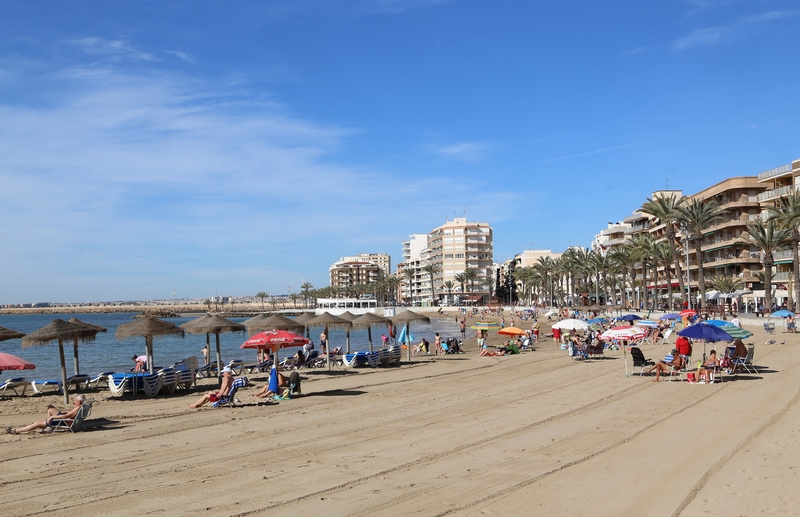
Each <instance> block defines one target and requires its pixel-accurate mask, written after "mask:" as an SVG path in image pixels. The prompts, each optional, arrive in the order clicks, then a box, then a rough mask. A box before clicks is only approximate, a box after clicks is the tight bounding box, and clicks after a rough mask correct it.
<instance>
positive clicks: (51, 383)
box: [31, 379, 61, 393]
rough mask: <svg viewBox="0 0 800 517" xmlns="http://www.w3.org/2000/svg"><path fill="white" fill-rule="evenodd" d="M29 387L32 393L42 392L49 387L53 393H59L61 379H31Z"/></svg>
mask: <svg viewBox="0 0 800 517" xmlns="http://www.w3.org/2000/svg"><path fill="white" fill-rule="evenodd" d="M31 388H33V392H34V393H44V392H45V390H47V389H48V388H50V389H51V390H52V391H53V392H54V393H61V381H56V380H53V379H45V380H35V381H31Z"/></svg>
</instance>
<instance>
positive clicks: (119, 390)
mask: <svg viewBox="0 0 800 517" xmlns="http://www.w3.org/2000/svg"><path fill="white" fill-rule="evenodd" d="M130 381H131V376H130V375H128V374H125V373H112V374H110V375H107V376H106V384H107V385H108V389H109V391H111V394H112V395H113V396H115V397H121V396H122V395H124V394H125V392H126V391H131V388H130V386H131V382H130Z"/></svg>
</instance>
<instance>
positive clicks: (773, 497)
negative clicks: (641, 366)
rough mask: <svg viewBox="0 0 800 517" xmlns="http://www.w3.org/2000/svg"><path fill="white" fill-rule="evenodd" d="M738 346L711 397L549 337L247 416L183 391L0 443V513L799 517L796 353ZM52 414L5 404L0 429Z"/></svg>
mask: <svg viewBox="0 0 800 517" xmlns="http://www.w3.org/2000/svg"><path fill="white" fill-rule="evenodd" d="M792 337H793V336H792ZM749 341H752V342H754V343H757V346H756V361H755V362H756V364H758V365H759V366H760V368H759V369H760V370H761V373H760V374H759V375H746V374H745V375H737V376H735V377H728V378H727V379H726V382H724V383H715V384H713V385H689V384H687V383H685V382H671V383H669V382H661V383H658V384H656V383H654V382H651V378H648V377H647V376H645V377H641V378H640V377H639V376H638V375H637V376H631V377H626V376H625V367H624V363H623V357H624V356H623V353H622V351H611V352H607V353H606V355H607V356H608V357H607V359H604V360H597V361H593V362H589V363H581V362H576V361H572V360H571V359H570V358H569V357H567V356H566V353H565V352H561V351H558V352H557V351H555V350H554V347H553V346H552V340H550V341H548V342H546V343H544V344H543V346H542V347H541V348H540V349H539V350H538V351H536V352H532V353H526V354H523V355H521V356H512V357H498V358H478V357H476V353H475V349H474V344H471V348H470V350H471V352H470V353H469V354H465V355H461V356H446V357H438V358H437V357H432V358H429V357H424V358H421V359H419V361H418V362H415V363H414V364H413V365H410V366H403V367H401V368H394V369H386V370H383V369H381V370H368V371H358V372H340V373H338V374H334V375H329V374H327V373H326V372H324V371H314V370H310V371H306V372H304V376H305V377H306V378H307V380H306V382H305V383H304V386H303V387H304V392H306V393H307V394H306V395H304V396H302V397H299V398H296V399H293V400H291V401H284V402H280V403H279V404H275V405H269V406H263V407H258V406H256V405H255V404H254V402H251V400H255V399H252V398H251V397H250V396H249V395H250V393H252V392H253V391H254V390H252V389H248V390H241V391H240V392H239V395H240V399H241V400H242V403H243V404H244V407H240V408H220V409H213V408H208V409H206V408H203V409H201V410H198V411H192V410H188V409H186V404H187V402H188V401H190V400H192V399H194V398H196V397H197V394H196V393H194V394H191V395H185V396H176V397H165V398H158V399H148V400H142V399H139V400H116V399H111V398H107V397H106V396H105V395H103V394H99V395H98V398H102V399H101V400H98V403H97V404H96V406H95V409H94V412H93V417H94V418H96V419H101V420H100V422H101V423H104V425H103V426H102V427H100V428H97V429H94V430H90V431H86V432H81V433H78V434H75V435H69V434H68V433H66V434H59V435H56V436H41V435H30V436H10V435H5V436H3V437H0V442H2V443H1V444H0V464H2V468H0V491H1V492H2V499H3V514H5V515H40V514H48V515H71V514H74V513H76V512H80V513H83V514H87V515H97V514H104V515H130V514H131V513H132V512H133V511H135V512H136V513H138V514H170V515H188V514H196V513H198V512H204V511H206V512H210V513H209V514H211V515H321V514H325V515H409V514H416V515H617V516H619V515H636V516H641V515H701V514H708V515H780V514H784V515H789V514H795V513H797V512H800V500H799V499H800V495H798V494H800V492H798V490H797V489H798V488H800V479H798V473H797V470H798V468H800V467H798V454H797V453H796V452H795V451H796V447H795V445H794V444H796V443H797V440H798V438H800V436H798V434H799V433H798V429H800V411H799V410H798V403H797V402H798V399H800V376H798V375H797V371H798V366H800V354H798V353H797V349H796V344H794V345H793V344H791V343H790V344H787V345H775V346H766V345H764V344H763V343H764V341H765V339H764V338H763V336H761V335H760V334H756V336H755V337H754V338H753V339H751V340H749ZM790 341H791V342H794V341H797V340H796V339H787V342H790ZM667 351H668V347H665V346H660V347H655V346H649V347H644V352H645V355H647V356H648V357H650V358H658V357H660V356H663V355H664V354H665V353H666V352H667ZM699 353H700V352H698V351H697V347H696V353H695V355H696V356H697V355H699ZM628 360H630V357H628ZM256 377H257V378H258V380H259V381H264V380H265V376H264V375H261V376H256ZM53 400H55V397H53ZM49 401H50V399H49V397H36V398H28V399H15V400H13V401H11V402H9V401H4V402H2V403H0V404H3V405H4V406H3V407H4V409H3V419H4V420H6V421H7V422H3V423H4V424H7V423H13V424H22V423H27V422H28V421H32V420H34V419H39V418H41V413H42V412H43V411H44V406H45V405H46V404H47V403H48V402H49ZM9 413H11V414H12V416H9ZM8 420H13V421H8Z"/></svg>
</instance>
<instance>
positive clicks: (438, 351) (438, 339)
mask: <svg viewBox="0 0 800 517" xmlns="http://www.w3.org/2000/svg"><path fill="white" fill-rule="evenodd" d="M433 342H434V344H435V345H436V355H439V354H443V353H444V349H443V348H442V336H440V335H439V333H438V332H437V333H436V339H434V341H433Z"/></svg>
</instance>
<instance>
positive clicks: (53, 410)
mask: <svg viewBox="0 0 800 517" xmlns="http://www.w3.org/2000/svg"><path fill="white" fill-rule="evenodd" d="M72 401H73V404H75V407H73V408H72V409H70V410H69V411H60V410H59V409H58V408H57V407H55V406H54V405H52V404H50V405H49V406H47V418H46V419H45V420H39V421H38V422H34V423H32V424H30V425H26V426H25V427H20V428H19V429H16V428H14V427H11V426H7V427H6V432H7V433H8V434H19V433H29V432H31V431H34V430H36V429H41V430H42V432H44V430H45V429H47V428H48V427H50V426H51V425H52V424H53V422H54V421H59V422H64V423H72V421H73V420H75V417H76V416H78V411H80V410H81V406H82V405H83V403H84V401H86V396H85V395H82V394H78V395H75V398H74V399H72Z"/></svg>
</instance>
